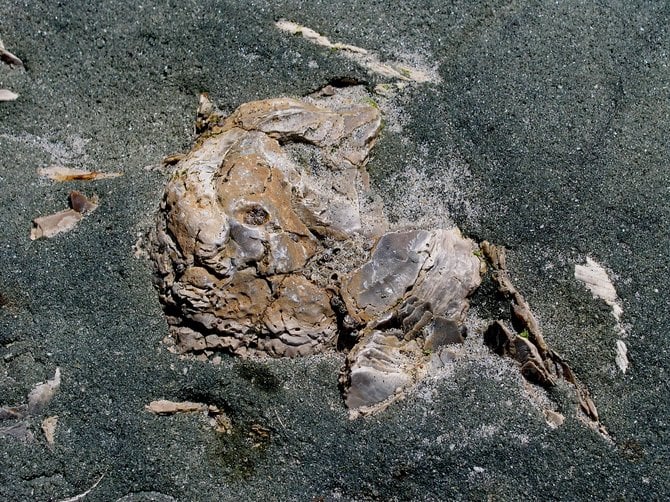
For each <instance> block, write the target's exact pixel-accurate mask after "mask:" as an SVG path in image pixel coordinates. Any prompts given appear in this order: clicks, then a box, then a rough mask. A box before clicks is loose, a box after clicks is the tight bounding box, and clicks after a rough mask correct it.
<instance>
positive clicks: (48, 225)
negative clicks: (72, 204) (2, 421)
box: [30, 209, 82, 241]
mask: <svg viewBox="0 0 670 502" xmlns="http://www.w3.org/2000/svg"><path fill="white" fill-rule="evenodd" d="M81 219H82V215H81V213H78V212H77V211H75V210H74V209H65V210H63V211H59V212H57V213H54V214H50V215H48V216H40V217H39V218H35V219H34V220H33V228H32V229H31V230H30V240H33V241H34V240H35V239H49V238H51V237H53V236H54V235H58V234H60V233H62V232H69V231H70V230H72V229H73V228H74V227H76V226H77V224H78V223H79V222H80V221H81Z"/></svg>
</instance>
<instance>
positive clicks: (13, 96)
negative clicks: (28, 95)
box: [0, 89, 19, 101]
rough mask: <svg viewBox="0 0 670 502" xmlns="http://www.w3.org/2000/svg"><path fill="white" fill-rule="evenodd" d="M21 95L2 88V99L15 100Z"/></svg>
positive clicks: (0, 96)
mask: <svg viewBox="0 0 670 502" xmlns="http://www.w3.org/2000/svg"><path fill="white" fill-rule="evenodd" d="M18 97H19V95H18V94H16V93H15V92H12V91H10V90H9V89H0V101H14V100H15V99H16V98H18Z"/></svg>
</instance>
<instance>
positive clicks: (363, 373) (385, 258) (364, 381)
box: [341, 228, 480, 413]
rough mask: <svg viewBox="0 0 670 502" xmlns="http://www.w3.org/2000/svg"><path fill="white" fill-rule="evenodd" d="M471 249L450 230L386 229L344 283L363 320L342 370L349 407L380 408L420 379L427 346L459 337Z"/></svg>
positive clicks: (469, 285)
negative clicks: (405, 230)
mask: <svg viewBox="0 0 670 502" xmlns="http://www.w3.org/2000/svg"><path fill="white" fill-rule="evenodd" d="M475 250H476V245H475V243H474V242H473V241H471V240H470V239H466V238H463V237H462V236H461V233H460V232H459V231H458V229H456V228H454V229H451V230H433V231H426V230H414V231H407V232H396V233H389V234H386V235H384V236H383V237H382V238H381V239H380V240H379V242H378V243H377V245H376V246H375V248H374V250H373V252H372V256H371V258H370V261H368V262H367V263H365V264H364V265H363V266H361V267H360V268H358V269H357V270H355V271H354V272H353V273H352V274H351V275H350V276H349V277H348V278H347V279H346V280H345V281H344V284H343V286H342V297H343V299H344V302H345V304H346V307H347V311H348V313H349V315H350V316H351V317H352V318H353V319H355V320H356V321H357V322H359V323H363V324H364V328H363V329H362V331H361V333H362V337H361V340H360V341H359V342H358V343H357V344H356V346H355V347H354V348H353V349H352V350H351V352H350V353H349V355H348V356H347V361H346V366H345V369H344V371H343V373H342V376H341V383H342V384H343V387H344V389H345V391H344V392H345V402H346V403H347V406H348V407H349V408H352V409H359V411H360V412H362V413H366V412H370V411H376V410H377V409H378V408H379V407H380V406H381V407H385V406H386V405H388V404H389V403H390V402H392V401H393V400H395V399H396V398H398V397H400V396H401V395H402V392H403V390H404V389H405V388H407V387H408V386H410V385H412V384H414V383H415V382H417V381H418V380H419V379H420V378H421V377H423V375H424V374H425V373H426V370H427V367H428V364H429V362H430V359H431V353H432V352H433V351H435V350H438V349H440V347H442V346H444V345H448V344H450V343H461V342H462V341H463V338H462V330H463V328H462V323H463V321H464V318H465V314H466V311H467V307H468V301H467V297H468V296H469V295H470V293H472V291H474V290H475V289H476V288H477V286H479V283H480V263H479V259H478V258H477V256H475V255H474V251H475Z"/></svg>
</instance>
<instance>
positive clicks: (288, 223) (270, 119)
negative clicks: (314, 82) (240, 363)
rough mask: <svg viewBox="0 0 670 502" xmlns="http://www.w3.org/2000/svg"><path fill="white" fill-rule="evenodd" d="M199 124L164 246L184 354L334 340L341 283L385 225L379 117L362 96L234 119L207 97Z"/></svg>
mask: <svg viewBox="0 0 670 502" xmlns="http://www.w3.org/2000/svg"><path fill="white" fill-rule="evenodd" d="M358 91H359V93H360V92H362V91H360V89H359V90H358ZM199 125H200V127H201V128H202V129H203V130H204V131H205V132H204V134H203V135H202V136H201V137H200V138H199V140H198V142H197V143H196V146H195V147H194V148H193V150H191V152H189V153H188V155H186V156H185V157H184V158H183V159H182V160H181V161H179V163H178V165H177V168H176V171H175V173H174V175H173V176H172V178H171V179H170V181H169V182H168V185H167V188H166V190H165V196H164V199H163V202H162V205H161V210H160V212H159V218H158V222H157V223H158V224H157V228H156V232H155V236H154V238H153V244H154V245H153V250H152V256H153V259H154V261H155V263H156V265H157V270H158V273H159V275H160V284H159V289H160V292H161V299H162V300H163V302H164V304H165V305H166V306H167V310H168V314H169V321H170V324H171V329H172V332H173V335H174V338H175V340H176V345H177V348H178V349H179V350H180V351H182V352H187V351H204V350H210V349H214V350H216V349H227V350H230V351H232V352H234V353H236V354H240V355H245V354H254V353H255V354H258V353H263V354H269V355H272V356H284V355H286V356H294V355H305V354H311V353H315V352H318V351H320V350H322V349H323V348H324V347H326V346H331V345H333V344H334V341H335V336H336V334H337V329H338V320H337V316H336V313H335V311H334V310H333V308H332V307H331V301H332V299H333V297H334V293H333V291H334V290H335V289H336V286H337V285H336V284H333V285H332V286H333V287H329V286H330V285H329V283H330V282H334V281H333V279H331V278H330V276H332V275H333V274H336V275H335V276H334V277H339V275H337V274H341V273H342V272H346V271H347V270H348V269H350V268H352V267H353V266H355V265H357V264H358V262H360V260H361V259H362V257H363V256H365V250H364V249H363V248H365V247H366V246H367V247H368V248H369V247H370V246H371V244H372V243H373V242H374V239H375V238H377V237H378V236H379V235H381V234H382V233H383V232H384V230H385V229H386V226H387V224H386V221H385V219H384V217H383V214H382V212H381V206H380V205H375V204H374V203H369V202H368V201H367V198H368V197H367V196H366V194H365V190H366V187H367V185H368V179H367V173H366V172H365V170H364V168H363V167H364V165H365V162H366V161H367V157H368V154H369V152H370V149H371V148H372V146H373V145H374V143H375V140H376V137H377V134H378V132H379V129H380V126H381V117H380V114H379V111H378V110H377V109H376V108H375V107H373V106H370V105H369V104H365V103H364V102H363V99H362V98H360V97H357V96H356V89H354V90H353V92H349V93H340V94H337V95H334V96H321V97H317V96H315V97H313V98H311V99H310V98H308V99H304V100H302V101H299V100H295V99H289V98H281V99H269V100H263V101H255V102H251V103H246V104H244V105H242V106H240V107H239V108H238V109H237V110H236V111H235V112H234V113H232V114H231V115H230V116H229V117H227V118H222V117H221V116H220V115H218V114H217V112H216V111H215V110H214V108H213V106H212V105H211V103H210V102H209V100H207V98H206V97H203V98H201V106H200V111H199ZM363 213H364V215H365V217H363V216H362V214H363ZM343 248H347V250H348V251H347V250H345V251H342V253H340V254H341V255H342V256H345V258H334V257H333V251H334V250H335V251H337V250H341V249H343ZM347 258H348V259H349V260H350V263H349V264H347V263H345V264H344V266H340V265H337V266H334V267H333V266H331V265H329V263H332V262H337V260H338V259H339V260H340V261H344V262H347ZM330 269H333V270H332V273H331V274H330V275H328V276H325V275H324V272H326V271H329V270H330ZM333 288H335V289H333Z"/></svg>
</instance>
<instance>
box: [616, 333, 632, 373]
mask: <svg viewBox="0 0 670 502" xmlns="http://www.w3.org/2000/svg"><path fill="white" fill-rule="evenodd" d="M615 361H616V364H617V366H618V367H619V369H620V370H621V372H622V373H626V370H627V369H628V364H629V363H628V347H626V344H625V342H624V341H623V340H617V341H616V359H615Z"/></svg>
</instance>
